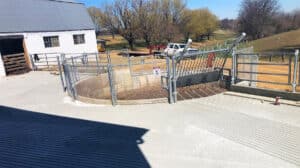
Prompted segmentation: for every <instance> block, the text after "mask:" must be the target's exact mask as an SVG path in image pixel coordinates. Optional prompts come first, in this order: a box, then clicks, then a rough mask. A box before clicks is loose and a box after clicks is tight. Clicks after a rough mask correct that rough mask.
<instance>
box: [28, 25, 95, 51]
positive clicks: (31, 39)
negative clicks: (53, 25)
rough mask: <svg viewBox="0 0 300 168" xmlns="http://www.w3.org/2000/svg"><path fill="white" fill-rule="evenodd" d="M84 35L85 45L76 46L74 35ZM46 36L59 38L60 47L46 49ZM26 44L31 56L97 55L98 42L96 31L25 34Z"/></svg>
mask: <svg viewBox="0 0 300 168" xmlns="http://www.w3.org/2000/svg"><path fill="white" fill-rule="evenodd" d="M74 34H84V36H85V44H74V41H73V35H74ZM45 36H59V44H60V46H59V47H53V48H45V45H44V39H43V37H45ZM24 39H25V44H26V47H27V51H28V53H29V54H36V53H95V52H97V41H96V34H95V31H94V30H83V31H64V32H43V33H24Z"/></svg>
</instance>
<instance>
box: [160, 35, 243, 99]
mask: <svg viewBox="0 0 300 168" xmlns="http://www.w3.org/2000/svg"><path fill="white" fill-rule="evenodd" d="M245 36H246V34H244V33H243V34H242V35H241V36H240V37H238V38H237V39H236V40H235V41H234V43H233V44H232V46H230V47H229V48H225V49H219V50H211V51H197V52H185V51H184V52H183V53H181V54H178V55H173V56H171V57H166V64H167V74H166V75H165V76H162V78H161V80H162V85H163V87H164V88H165V89H167V90H168V92H169V101H170V103H176V102H177V88H180V87H185V86H191V85H196V84H201V83H208V82H213V81H218V80H219V79H220V78H221V77H222V73H223V69H224V66H225V64H226V60H227V58H228V56H230V55H231V52H232V51H233V48H234V47H235V46H236V45H237V44H238V43H239V42H241V41H242V40H243V39H244V38H245Z"/></svg>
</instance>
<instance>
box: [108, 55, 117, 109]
mask: <svg viewBox="0 0 300 168" xmlns="http://www.w3.org/2000/svg"><path fill="white" fill-rule="evenodd" d="M107 61H108V64H107V69H108V80H109V86H110V94H111V102H112V105H113V106H116V105H117V95H116V89H115V83H114V76H113V66H112V64H111V59H110V53H109V52H107Z"/></svg>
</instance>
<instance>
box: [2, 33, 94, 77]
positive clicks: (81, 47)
mask: <svg viewBox="0 0 300 168" xmlns="http://www.w3.org/2000/svg"><path fill="white" fill-rule="evenodd" d="M75 34H84V38H85V43H84V44H74V40H73V35H75ZM10 35H23V36H24V40H25V45H26V49H27V52H28V54H38V55H39V58H40V59H41V60H45V55H42V53H59V54H61V53H64V54H66V57H71V56H76V55H78V54H82V53H97V52H98V51H97V39H96V34H95V31H94V30H80V31H61V32H36V33H11V34H0V36H10ZM45 36H58V37H59V47H51V48H46V47H45V45H44V38H43V37H45ZM40 54H41V55H40ZM47 56H48V61H50V63H49V64H55V65H56V64H57V63H56V60H57V59H56V56H58V54H48V55H47ZM51 61H52V62H51ZM1 62H2V61H1ZM1 62H0V76H1V75H2V74H3V73H2V71H1V66H3V64H1ZM35 64H36V65H44V64H46V63H45V62H43V61H40V62H36V63H35ZM4 73H5V70H4ZM4 75H5V74H4Z"/></svg>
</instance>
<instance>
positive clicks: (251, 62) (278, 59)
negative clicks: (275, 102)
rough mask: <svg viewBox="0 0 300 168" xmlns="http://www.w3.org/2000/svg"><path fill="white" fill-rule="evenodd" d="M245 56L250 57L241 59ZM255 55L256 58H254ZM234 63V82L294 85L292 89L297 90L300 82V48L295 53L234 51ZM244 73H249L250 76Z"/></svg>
mask: <svg viewBox="0 0 300 168" xmlns="http://www.w3.org/2000/svg"><path fill="white" fill-rule="evenodd" d="M243 57H248V59H246V60H245V59H241V58H243ZM254 57H255V59H253V58H254ZM232 65H233V68H232V72H233V74H232V83H233V84H236V83H238V82H241V81H248V82H249V86H251V85H252V83H265V84H272V85H286V86H288V85H289V86H291V87H292V91H293V92H296V87H297V85H299V83H300V66H299V50H296V52H295V53H291V52H268V53H238V54H235V53H234V54H233V64H232ZM245 67H246V68H245ZM245 69H246V70H245ZM244 75H248V76H250V78H249V77H245V76H244ZM254 75H255V76H258V79H257V78H256V79H255V78H253V76H254ZM273 78H275V79H276V80H275V79H273ZM277 78H278V79H277Z"/></svg>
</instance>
